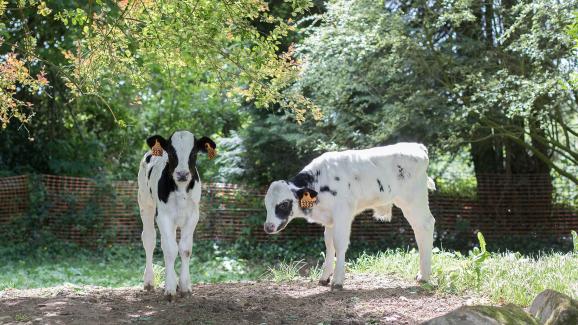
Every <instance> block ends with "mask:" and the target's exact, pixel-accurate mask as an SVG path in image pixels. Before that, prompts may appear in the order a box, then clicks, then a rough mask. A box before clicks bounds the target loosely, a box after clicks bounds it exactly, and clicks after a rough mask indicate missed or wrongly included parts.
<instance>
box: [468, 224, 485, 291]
mask: <svg viewBox="0 0 578 325" xmlns="http://www.w3.org/2000/svg"><path fill="white" fill-rule="evenodd" d="M478 241H479V242H480V247H479V248H478V247H474V248H473V249H472V250H471V251H470V253H469V255H470V258H471V261H472V266H473V269H474V271H475V273H476V279H477V282H476V283H477V288H478V290H480V285H481V282H482V281H481V280H482V264H483V263H484V261H485V260H486V259H487V258H488V257H489V256H490V253H488V251H487V250H486V240H485V239H484V235H482V232H481V231H479V232H478Z"/></svg>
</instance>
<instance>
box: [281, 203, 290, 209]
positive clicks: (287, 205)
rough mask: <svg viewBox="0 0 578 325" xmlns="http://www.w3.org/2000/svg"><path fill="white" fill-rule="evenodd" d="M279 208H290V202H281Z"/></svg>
mask: <svg viewBox="0 0 578 325" xmlns="http://www.w3.org/2000/svg"><path fill="white" fill-rule="evenodd" d="M279 208H281V209H284V210H285V209H287V208H289V202H281V204H280V205H279Z"/></svg>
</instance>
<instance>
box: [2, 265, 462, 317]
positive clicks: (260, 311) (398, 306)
mask: <svg viewBox="0 0 578 325" xmlns="http://www.w3.org/2000/svg"><path fill="white" fill-rule="evenodd" d="M0 302H1V304H0V305H1V306H3V307H0V317H3V318H1V319H8V318H6V317H9V319H10V320H14V319H15V318H16V317H17V315H20V316H18V317H26V318H27V319H30V320H37V321H39V322H41V323H42V322H51V323H69V322H70V321H71V320H73V319H83V320H86V323H87V324H93V323H106V322H110V321H113V322H115V323H117V322H125V321H127V322H132V321H147V322H150V323H153V324H157V323H158V324H161V323H167V322H169V323H175V322H176V323H182V322H204V321H212V322H214V323H227V322H231V321H232V320H238V321H239V322H240V323H249V324H254V323H262V322H266V323H279V322H290V323H291V322H295V323H302V324H312V323H315V324H317V323H319V322H323V321H331V320H341V321H370V320H374V321H383V320H384V319H386V318H387V319H396V320H399V321H407V322H410V323H415V322H418V321H421V320H425V319H428V318H429V317H431V316H432V315H439V314H442V313H443V312H447V311H450V310H453V309H454V308H456V307H458V306H460V305H463V304H464V303H465V300H464V299H462V298H458V297H451V296H449V297H437V296H434V295H433V294H432V293H431V292H429V291H427V290H424V289H422V288H421V287H419V286H417V285H416V284H415V283H412V282H404V281H401V280H397V279H394V278H389V277H382V276H371V275H359V276H358V275H354V276H348V278H347V280H346V286H345V289H344V290H343V291H331V290H330V289H329V288H327V287H321V286H318V285H317V284H316V283H313V282H311V281H304V280H302V279H301V280H299V279H297V280H295V281H291V282H285V283H274V282H269V281H263V282H245V283H227V284H197V285H194V286H193V292H192V295H190V296H185V297H178V298H177V300H176V301H175V302H173V303H169V302H167V301H166V299H165V297H164V295H163V293H162V289H161V288H158V287H157V288H156V289H155V290H154V292H150V293H148V292H145V291H143V290H142V289H141V288H138V287H129V288H117V289H106V288H98V287H91V286H65V287H62V286H61V287H53V288H46V289H28V290H6V291H4V292H2V294H1V295H0Z"/></svg>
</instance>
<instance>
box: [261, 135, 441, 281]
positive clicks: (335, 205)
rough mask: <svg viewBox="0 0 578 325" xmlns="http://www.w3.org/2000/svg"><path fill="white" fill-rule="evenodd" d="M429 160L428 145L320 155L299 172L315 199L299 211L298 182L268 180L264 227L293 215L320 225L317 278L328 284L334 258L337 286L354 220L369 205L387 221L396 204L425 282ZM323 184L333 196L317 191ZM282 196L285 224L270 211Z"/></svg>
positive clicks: (429, 222)
mask: <svg viewBox="0 0 578 325" xmlns="http://www.w3.org/2000/svg"><path fill="white" fill-rule="evenodd" d="M428 163H429V160H428V156H427V149H426V148H425V147H424V146H423V145H422V144H417V143H398V144H395V145H390V146H384V147H376V148H371V149H366V150H348V151H342V152H328V153H325V154H323V155H321V156H319V157H317V158H316V159H314V160H313V161H312V162H311V163H310V164H309V165H307V166H306V167H305V168H304V169H303V170H302V171H301V173H310V174H311V175H313V176H314V178H315V180H314V183H313V184H312V186H311V187H312V188H311V189H312V190H315V191H317V192H318V196H317V199H318V201H317V203H316V204H315V205H314V206H313V208H312V209H309V210H303V209H301V208H299V206H298V204H299V203H298V199H297V197H296V194H295V192H296V191H297V190H299V189H300V188H299V187H298V186H296V185H295V184H294V183H293V182H291V181H289V182H286V181H276V182H273V183H272V184H271V186H270V187H269V190H268V191H267V195H266V196H265V206H266V208H267V220H266V223H265V228H267V226H269V227H273V225H274V228H275V229H276V231H274V232H279V231H280V230H282V229H283V228H284V227H285V225H286V224H287V223H288V222H289V221H291V220H292V219H294V218H305V219H307V220H308V221H309V222H315V223H318V224H321V225H323V226H324V227H325V245H326V257H325V263H324V267H323V274H322V275H321V281H323V282H325V283H327V282H328V280H329V278H330V277H331V275H332V274H333V261H334V258H335V257H337V261H336V265H335V274H334V277H333V282H332V285H333V286H337V287H340V286H342V285H343V280H344V277H345V252H346V250H347V247H348V246H349V237H350V232H351V223H352V222H353V218H354V217H355V215H357V214H359V213H361V212H362V211H364V210H366V209H373V210H374V212H375V218H376V219H379V220H385V221H390V220H391V208H392V205H393V204H395V205H396V206H398V207H399V208H401V210H402V211H403V214H404V216H405V218H406V219H407V220H408V221H409V223H410V225H411V227H412V228H413V231H414V233H415V237H416V241H417V245H418V248H419V253H420V270H419V273H418V275H417V279H418V280H423V281H427V280H428V279H429V277H430V273H431V254H432V245H433V231H434V223H435V220H434V218H433V216H432V214H431V212H430V210H429V202H428V189H435V184H434V183H433V180H431V178H429V177H428V176H427V168H428ZM317 175H318V176H317ZM337 178H338V179H339V180H337ZM377 180H379V182H380V183H378V181H377ZM380 185H381V186H380ZM324 186H327V187H329V189H330V190H331V191H332V192H336V195H333V194H332V193H331V191H327V190H326V191H321V188H322V187H324ZM284 200H292V201H293V206H292V210H291V214H290V216H289V220H288V221H287V222H286V223H283V220H281V219H279V218H278V217H277V216H276V213H275V207H276V205H277V204H279V203H280V202H282V201H284Z"/></svg>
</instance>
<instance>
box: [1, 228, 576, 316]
mask: <svg viewBox="0 0 578 325" xmlns="http://www.w3.org/2000/svg"><path fill="white" fill-rule="evenodd" d="M479 239H480V243H482V242H483V237H481V236H480V238H479ZM577 243H578V237H576V239H575V242H574V244H577ZM384 246H385V247H387V246H386V245H384ZM372 247H373V246H372ZM382 247H383V246H382ZM389 247H391V246H389ZM576 247H578V245H577V246H576ZM323 248H324V247H323V242H322V239H319V240H314V241H291V242H270V243H260V244H257V243H251V242H246V241H239V242H235V243H222V242H221V243H219V242H213V241H197V242H195V244H194V247H193V256H192V259H191V264H190V270H191V278H192V281H193V283H214V282H226V281H242V280H260V279H263V278H265V279H268V280H273V281H276V282H285V281H291V280H295V279H304V278H305V279H308V280H310V281H313V282H316V281H317V280H318V279H319V276H320V274H321V267H320V265H321V263H322V262H323V255H322V254H321V252H322V251H323ZM347 256H348V258H349V260H348V263H347V272H348V273H349V274H362V273H366V274H367V273H370V274H375V275H378V276H386V277H397V278H401V279H406V280H408V281H410V283H411V281H413V279H414V278H415V275H416V274H417V271H418V253H417V251H416V250H414V249H386V250H379V248H376V247H373V248H370V247H369V246H367V247H365V246H358V247H357V246H355V245H354V246H353V247H352V248H351V249H350V250H349V251H348V254H347ZM280 257H282V260H280ZM0 260H2V262H3V263H2V264H1V265H0V290H4V289H7V288H19V289H22V288H37V287H51V286H57V285H62V284H65V283H70V284H75V285H96V286H104V287H122V286H135V285H136V286H140V285H141V284H142V274H143V271H144V260H145V259H144V249H143V248H142V247H141V246H140V245H134V246H113V247H108V248H106V249H100V250H96V251H95V250H88V249H84V248H81V247H78V246H74V245H65V244H61V243H59V242H54V243H53V244H52V245H51V246H47V247H37V248H35V249H32V248H30V247H26V246H16V245H14V246H10V245H3V246H1V247H0ZM178 260H179V259H177V261H178ZM154 263H155V271H156V276H155V280H156V285H157V286H161V285H162V281H163V279H164V267H163V265H164V262H163V258H162V252H161V250H160V248H159V247H157V249H156V250H155V258H154ZM577 265H578V250H577V251H575V252H569V253H563V252H553V251H552V252H549V253H535V254H530V255H523V254H520V253H512V252H501V253H489V252H487V251H485V249H484V245H481V248H474V249H472V250H471V251H470V252H469V253H468V254H462V253H460V252H456V251H445V250H439V249H434V256H433V265H432V271H433V275H432V280H431V282H430V284H428V285H425V287H426V288H429V289H431V290H433V291H435V292H438V293H446V294H456V295H463V294H467V295H472V296H478V297H486V298H488V299H490V300H491V301H492V302H495V303H515V304H518V305H521V306H527V305H528V304H529V303H530V302H531V301H532V299H533V298H534V297H535V296H536V295H537V294H538V293H539V292H541V291H543V290H544V289H547V288H549V289H554V290H557V291H560V292H564V293H566V294H568V295H570V296H572V297H574V298H578V267H577ZM176 268H177V270H178V268H179V264H178V262H177V265H176Z"/></svg>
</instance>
